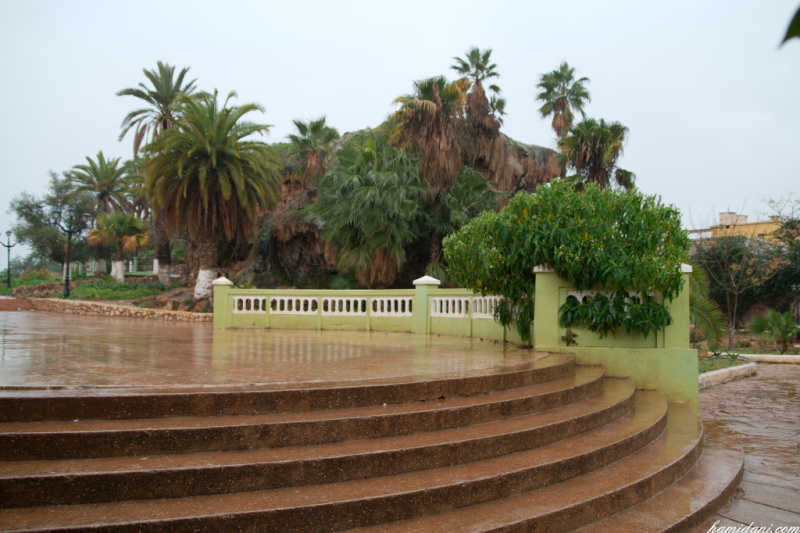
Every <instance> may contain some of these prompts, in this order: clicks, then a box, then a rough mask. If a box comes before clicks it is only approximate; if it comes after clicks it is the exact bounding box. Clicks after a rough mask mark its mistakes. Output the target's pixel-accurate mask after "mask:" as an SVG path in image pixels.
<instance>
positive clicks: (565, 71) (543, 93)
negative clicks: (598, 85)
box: [536, 61, 591, 138]
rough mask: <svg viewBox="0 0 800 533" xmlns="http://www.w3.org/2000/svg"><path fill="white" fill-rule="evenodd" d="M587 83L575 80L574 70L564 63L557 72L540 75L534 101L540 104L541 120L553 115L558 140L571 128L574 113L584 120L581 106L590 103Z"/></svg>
mask: <svg viewBox="0 0 800 533" xmlns="http://www.w3.org/2000/svg"><path fill="white" fill-rule="evenodd" d="M588 81H589V78H586V77H583V78H579V79H577V80H576V79H575V69H574V68H571V67H570V66H569V65H568V64H567V62H566V61H564V62H563V63H561V66H560V67H558V69H557V70H554V71H552V72H548V73H547V74H542V76H541V78H540V79H539V83H538V84H537V85H536V87H538V88H539V89H540V91H539V94H537V95H536V99H537V100H539V101H541V102H542V107H540V108H539V112H540V113H541V114H542V118H544V117H547V116H548V115H553V123H552V126H553V129H554V130H555V132H556V135H558V137H559V138H562V137H564V135H565V134H566V133H567V131H568V130H569V129H570V127H572V122H573V119H574V112H575V111H577V112H579V113H580V114H581V117H583V118H586V113H584V111H583V106H584V105H586V104H587V103H589V102H590V101H591V97H590V96H589V91H588V90H586V87H584V84H585V83H586V82H588Z"/></svg>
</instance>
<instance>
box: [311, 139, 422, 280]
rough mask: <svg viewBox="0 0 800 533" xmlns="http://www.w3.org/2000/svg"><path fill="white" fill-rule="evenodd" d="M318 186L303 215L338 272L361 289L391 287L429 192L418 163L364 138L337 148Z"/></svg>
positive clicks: (383, 142)
mask: <svg viewBox="0 0 800 533" xmlns="http://www.w3.org/2000/svg"><path fill="white" fill-rule="evenodd" d="M317 185H318V187H319V196H318V198H317V201H316V202H315V203H313V204H311V205H309V206H308V207H307V208H306V209H305V213H306V215H307V217H308V219H309V220H310V221H311V222H313V223H315V224H316V225H317V226H318V227H319V228H320V231H321V234H322V238H323V239H324V240H325V241H326V242H328V243H330V244H331V245H333V246H334V248H335V249H336V251H337V259H338V261H337V262H338V268H339V270H341V271H342V272H346V273H351V274H354V275H355V276H356V277H357V279H358V280H359V282H360V283H361V284H362V285H366V286H369V287H373V286H388V285H391V284H392V283H393V282H394V279H395V277H396V275H397V272H398V268H399V267H400V266H402V265H403V263H404V262H405V259H406V250H405V248H406V246H407V245H408V244H409V243H411V242H412V241H413V240H414V239H415V238H416V237H417V236H418V235H419V232H420V229H421V227H422V219H423V216H424V212H423V201H422V200H423V199H424V197H425V195H426V194H428V190H429V189H428V187H427V186H426V184H425V182H424V181H423V180H422V178H420V176H419V174H418V173H417V160H416V159H415V158H413V157H411V156H409V155H408V154H406V153H405V152H403V151H401V150H397V149H395V148H392V147H391V146H389V145H388V144H387V143H386V139H385V138H383V137H381V136H378V135H375V134H373V133H364V134H361V135H357V136H355V137H354V138H352V139H350V140H349V141H348V142H346V143H345V144H344V145H343V146H342V148H341V149H340V150H339V152H338V154H337V160H336V163H335V164H334V165H333V166H332V167H331V169H330V170H329V171H328V172H327V173H326V174H325V175H324V176H322V177H321V178H320V179H319V180H318V182H317Z"/></svg>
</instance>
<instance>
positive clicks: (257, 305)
mask: <svg viewBox="0 0 800 533" xmlns="http://www.w3.org/2000/svg"><path fill="white" fill-rule="evenodd" d="M266 312H267V299H266V298H264V297H262V296H234V297H233V314H235V315H252V314H258V315H263V314H266Z"/></svg>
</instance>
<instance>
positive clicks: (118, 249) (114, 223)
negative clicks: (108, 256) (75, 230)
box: [89, 212, 147, 283]
mask: <svg viewBox="0 0 800 533" xmlns="http://www.w3.org/2000/svg"><path fill="white" fill-rule="evenodd" d="M146 242H147V234H146V233H145V231H144V230H143V229H142V221H141V220H140V219H138V218H136V217H135V216H134V215H131V214H128V213H120V212H117V213H106V214H103V215H102V216H101V217H100V218H99V220H98V221H97V228H95V229H93V230H92V231H91V232H90V233H89V244H90V245H91V246H100V245H103V246H113V247H114V259H113V261H112V262H111V276H113V277H114V279H116V280H117V281H119V282H120V283H122V282H124V281H125V253H130V252H134V251H136V250H137V249H138V248H140V247H141V246H144V245H145V244H146Z"/></svg>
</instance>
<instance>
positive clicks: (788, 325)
mask: <svg viewBox="0 0 800 533" xmlns="http://www.w3.org/2000/svg"><path fill="white" fill-rule="evenodd" d="M797 329H798V328H797V324H795V322H794V317H793V316H792V313H790V312H789V311H787V312H785V313H779V312H777V311H776V310H774V309H770V310H769V311H768V312H767V314H766V315H759V316H757V317H755V318H754V319H753V320H752V321H751V322H750V331H752V332H753V333H754V334H756V335H762V336H765V337H769V338H771V339H772V340H774V341H775V343H776V344H777V345H778V347H779V350H780V352H781V353H786V352H787V351H788V350H789V345H790V344H792V342H794V339H795V338H796V336H797Z"/></svg>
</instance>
